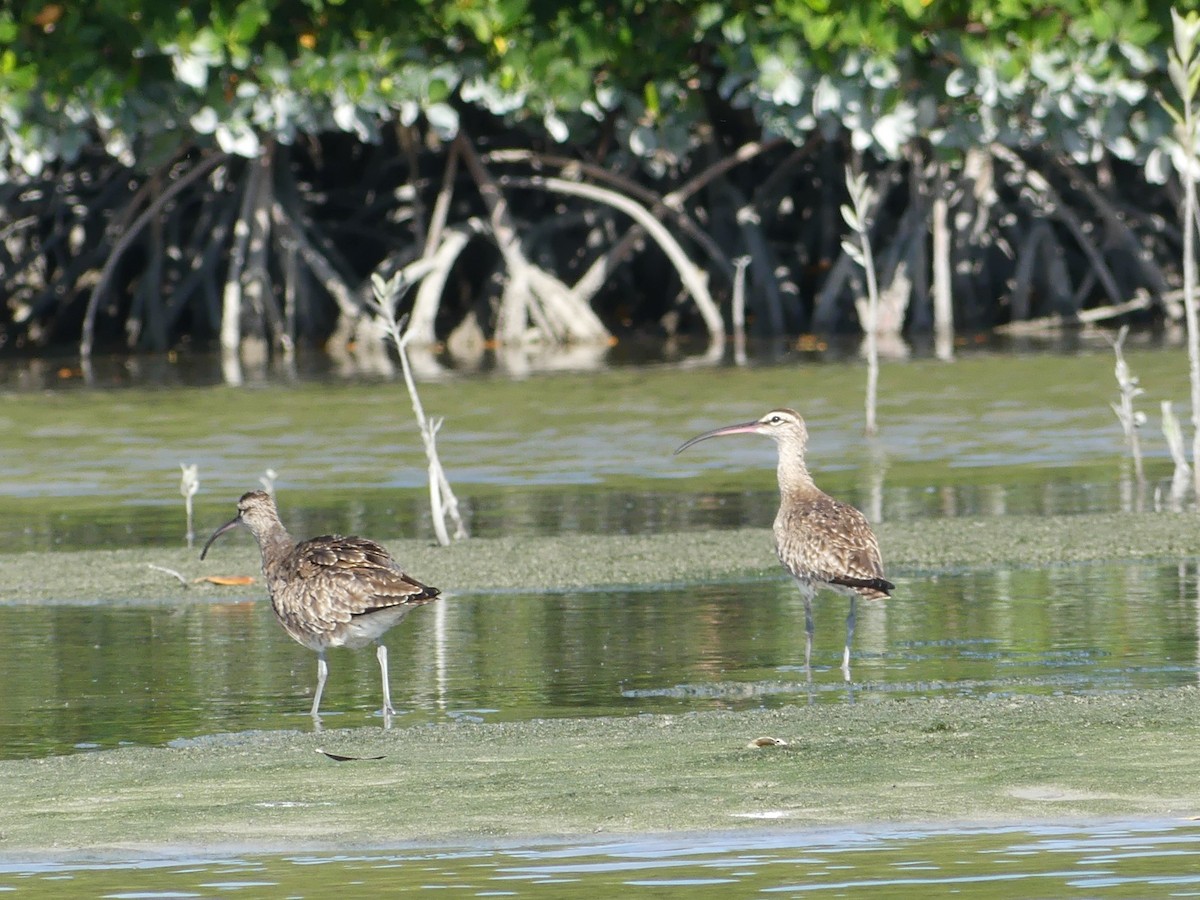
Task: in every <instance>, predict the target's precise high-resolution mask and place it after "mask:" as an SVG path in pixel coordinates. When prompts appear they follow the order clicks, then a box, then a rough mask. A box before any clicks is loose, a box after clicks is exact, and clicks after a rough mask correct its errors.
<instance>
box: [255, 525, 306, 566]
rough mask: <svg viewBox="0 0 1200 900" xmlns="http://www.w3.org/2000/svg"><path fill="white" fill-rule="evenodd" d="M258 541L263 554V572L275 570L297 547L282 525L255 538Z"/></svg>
mask: <svg viewBox="0 0 1200 900" xmlns="http://www.w3.org/2000/svg"><path fill="white" fill-rule="evenodd" d="M254 537H255V538H257V539H258V549H259V551H260V552H261V553H262V565H263V571H264V572H268V571H270V570H271V569H273V568H274V567H275V566H276V565H277V564H278V563H279V561H280V560H281V559H283V558H284V557H286V556H287V555H288V554H289V553H291V552H292V549H293V548H294V547H295V546H296V544H295V541H293V540H292V536H291V535H290V534H288V533H287V529H286V528H284V527H283V524H282V523H278V524H276V525H275V526H274V527H273V528H271V529H270V530H269V531H266V532H264V533H263V534H256V535H255V536H254Z"/></svg>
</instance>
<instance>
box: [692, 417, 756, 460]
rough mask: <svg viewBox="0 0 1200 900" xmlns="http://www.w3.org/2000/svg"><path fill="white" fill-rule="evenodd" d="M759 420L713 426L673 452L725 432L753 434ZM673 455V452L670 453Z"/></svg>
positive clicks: (719, 435)
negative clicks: (721, 426) (719, 426)
mask: <svg viewBox="0 0 1200 900" xmlns="http://www.w3.org/2000/svg"><path fill="white" fill-rule="evenodd" d="M758 426H759V421H758V419H755V420H754V421H753V422H742V423H740V424H738V425H726V426H725V427H724V428H714V429H713V430H712V431H706V432H704V434H698V435H696V436H695V437H694V438H692V439H691V440H690V441H687V442H686V443H684V444H681V445H680V447H679V449H678V450H676V451H675V453H682V452H683V451H684V450H686V449H687V448H688V447H690V446H692V444H697V443H699V442H700V441H706V440H708V439H709V438H714V437H721V436H722V435H726V434H755V433H756V432H757V431H758ZM671 455H672V456H674V455H675V454H674V453H673V454H671Z"/></svg>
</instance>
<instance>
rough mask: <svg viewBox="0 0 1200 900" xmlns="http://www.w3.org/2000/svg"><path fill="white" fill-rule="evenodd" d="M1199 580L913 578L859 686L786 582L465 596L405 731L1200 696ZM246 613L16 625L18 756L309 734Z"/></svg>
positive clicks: (3, 695) (46, 615)
mask: <svg viewBox="0 0 1200 900" xmlns="http://www.w3.org/2000/svg"><path fill="white" fill-rule="evenodd" d="M1198 590H1200V588H1198V584H1197V574H1196V568H1195V566H1194V565H1191V564H1189V565H1178V564H1175V565H1158V564H1149V563H1139V564H1136V565H1101V566H1097V565H1087V566H1063V567H1057V568H1052V569H1017V570H999V571H992V572H971V573H963V574H948V575H942V576H939V577H937V578H935V579H931V580H928V581H922V582H921V583H916V582H912V581H908V582H905V581H902V582H901V584H900V587H899V590H898V591H897V596H896V598H895V599H894V600H892V601H891V602H889V603H888V604H887V605H886V606H885V605H878V604H876V605H870V606H864V607H863V608H862V609H861V612H860V616H859V626H858V631H857V633H856V636H855V643H854V658H853V669H852V674H853V679H852V683H851V684H850V685H847V684H845V683H844V681H843V679H842V677H841V672H840V670H839V669H838V668H837V666H838V663H839V662H840V653H841V646H842V640H843V637H844V622H843V618H844V616H845V612H846V604H845V601H844V600H842V599H841V598H840V597H837V596H836V595H829V596H822V597H821V599H820V600H819V601H818V603H817V609H816V613H817V639H816V647H815V650H814V663H815V664H816V666H817V670H816V672H815V674H814V676H813V679H812V681H811V682H810V681H809V680H808V679H807V678H806V677H805V673H804V671H803V668H802V665H801V664H802V662H803V647H804V624H803V623H804V617H803V609H802V607H801V604H800V599H799V595H798V593H797V592H796V590H795V588H794V587H793V586H792V585H791V584H790V583H789V582H787V581H785V580H769V581H763V582H749V583H735V584H708V585H693V586H687V587H682V588H681V587H670V588H663V589H659V590H639V591H592V592H583V593H570V594H519V593H515V594H500V595H491V594H482V595H470V594H468V595H461V596H454V597H451V598H449V599H448V600H445V601H442V602H439V603H438V604H435V605H433V606H431V607H427V608H424V609H422V610H419V611H418V612H416V613H414V614H413V615H412V616H410V617H409V618H408V619H407V620H406V621H405V623H404V624H403V625H402V626H401V627H399V628H397V629H394V630H393V631H392V632H391V633H389V635H388V639H387V643H388V645H389V647H390V648H391V656H392V672H391V682H392V687H393V692H394V696H395V698H396V701H397V703H398V705H399V706H400V707H401V708H402V709H404V710H405V713H404V715H402V716H401V717H400V719H399V722H398V724H399V725H400V726H402V727H405V726H416V725H420V724H423V723H427V722H437V721H445V720H446V719H447V718H451V717H468V718H472V719H477V720H481V721H514V720H528V719H534V718H540V717H548V716H553V717H564V716H596V715H627V714H636V713H641V712H686V711H688V710H694V709H713V708H718V709H719V708H737V709H745V708H755V707H760V706H782V705H788V704H796V703H808V702H848V701H854V702H870V701H885V700H889V699H893V698H903V697H921V696H945V695H956V696H994V695H1004V694H1011V693H1029V692H1035V693H1047V692H1069V693H1088V692H1096V691H1124V690H1131V689H1135V688H1148V687H1162V686H1170V685H1180V684H1189V683H1193V682H1195V680H1196V677H1197V670H1198V667H1197V652H1198V647H1197V621H1196V606H1197V593H1198ZM260 591H261V588H260V587H258V586H250V587H248V588H247V589H246V593H247V596H248V597H252V598H255V599H248V600H247V601H246V602H244V603H234V604H227V603H224V604H212V603H200V602H197V603H189V604H185V605H180V606H171V607H162V606H150V607H147V606H115V607H114V606H111V605H91V606H52V607H36V606H0V630H2V631H3V633H4V634H5V635H6V636H7V648H8V649H7V661H8V664H9V666H10V668H9V673H10V674H9V676H8V678H7V679H6V690H5V691H4V692H0V755H3V756H7V757H10V758H11V757H24V756H38V755H43V754H46V753H64V752H73V751H77V750H87V749H92V748H97V747H112V746H117V745H120V744H123V743H134V744H164V743H168V742H171V741H173V740H176V739H180V738H190V737H195V736H198V735H204V734H211V733H214V732H215V733H221V732H236V731H242V730H247V729H281V728H282V729H309V728H311V727H312V724H311V721H310V720H309V718H308V714H307V710H308V707H309V704H310V702H311V692H312V690H313V688H314V687H315V681H316V662H315V656H314V655H313V654H312V653H311V652H309V651H307V650H305V649H304V648H302V647H300V646H299V645H298V644H296V643H294V642H293V641H292V640H291V639H290V638H288V637H287V636H286V635H285V634H284V633H283V631H282V629H281V628H280V627H279V626H278V624H277V623H276V622H275V621H274V619H273V617H272V615H271V612H270V609H269V606H268V604H267V603H266V602H265V601H264V600H263V599H262V598H261V597H260V596H259V595H260ZM330 668H331V675H330V683H329V686H328V688H327V690H326V694H325V698H324V700H323V709H324V711H325V716H324V721H325V724H326V725H328V726H330V727H345V726H355V725H363V724H369V723H371V722H378V721H379V719H378V717H377V714H376V712H375V711H376V710H377V709H378V707H379V703H380V686H379V675H378V668H377V666H376V664H375V659H374V654H373V653H370V652H369V651H363V652H358V653H354V652H350V651H333V652H332V653H331V654H330Z"/></svg>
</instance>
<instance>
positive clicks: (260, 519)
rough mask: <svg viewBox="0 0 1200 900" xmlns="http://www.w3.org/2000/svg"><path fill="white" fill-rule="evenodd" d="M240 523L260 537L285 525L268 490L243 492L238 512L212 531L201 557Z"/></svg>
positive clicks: (256, 536)
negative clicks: (217, 540)
mask: <svg viewBox="0 0 1200 900" xmlns="http://www.w3.org/2000/svg"><path fill="white" fill-rule="evenodd" d="M239 525H245V526H246V527H247V528H249V529H250V533H251V534H253V535H254V537H255V539H258V538H259V537H260V536H261V535H264V534H267V533H269V532H270V531H272V530H273V529H274V528H276V527H279V528H282V527H283V525H282V523H281V522H280V521H279V512H278V510H276V508H275V500H274V498H272V497H271V495H270V494H268V493H267V492H266V491H249V492H248V493H245V494H242V496H241V499H239V500H238V514H237V515H236V516H234V517H233V518H232V519H230V520H229V521H228V522H226V523H225V524H224V525H222V526H221V527H220V528H218V529H217V530H216V531H214V532H213V533H212V537H210V538H209V539H208V542H207V543H206V544H205V545H204V549H203V550H201V551H200V558H201V559H204V557H205V555H206V554H207V553H208V548H209V547H211V546H212V543H213V541H215V540H216V539H217V538H219V537H220V536H221V535H223V534H225V532H227V531H232V530H233V529H235V528H237V527H238V526H239Z"/></svg>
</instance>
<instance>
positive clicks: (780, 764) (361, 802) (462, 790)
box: [0, 688, 1200, 854]
mask: <svg viewBox="0 0 1200 900" xmlns="http://www.w3.org/2000/svg"><path fill="white" fill-rule="evenodd" d="M1198 700H1200V696H1198V693H1197V691H1196V690H1195V689H1192V688H1181V689H1175V690H1171V691H1159V692H1143V693H1139V694H1137V695H1136V696H1119V695H1110V696H1103V697H1092V698H1076V697H1049V698H1019V699H997V700H988V701H971V700H927V701H906V702H883V703H861V704H853V705H844V706H837V707H830V706H828V705H820V706H811V707H794V708H789V709H781V710H774V711H763V712H737V713H696V714H689V715H684V716H678V717H675V716H636V717H628V718H619V719H611V718H610V719H584V720H578V719H577V720H566V721H542V722H528V723H520V724H483V725H480V724H445V725H437V726H429V727H419V728H402V729H394V730H391V731H384V730H383V729H381V728H380V729H376V728H366V729H355V730H347V731H331V732H325V733H321V734H313V733H295V732H270V733H257V734H240V735H231V736H216V737H213V738H209V739H202V740H195V741H190V742H187V743H186V744H183V745H182V746H180V747H178V748H129V749H122V750H111V751H106V752H102V753H95V754H80V755H74V756H65V757H53V758H49V759H41V760H26V761H19V762H7V763H0V781H2V782H3V784H4V785H5V788H4V791H5V802H4V804H3V807H2V808H0V854H3V853H13V852H16V851H29V850H36V851H46V852H73V853H78V852H80V851H88V852H92V851H97V852H99V851H114V850H120V851H123V852H128V851H138V852H144V851H150V850H153V849H155V848H158V849H163V850H166V849H178V848H181V847H205V848H209V849H212V848H221V847H226V848H242V849H246V850H271V849H282V848H290V849H300V848H313V849H317V848H324V849H337V848H348V847H363V846H395V845H397V844H423V845H428V844H431V843H437V842H442V841H456V842H462V841H463V840H468V841H469V840H488V841H494V840H497V839H521V838H536V837H547V836H550V837H563V836H587V835H595V834H597V833H612V834H629V833H647V832H658V831H696V830H707V829H722V830H725V829H731V828H738V827H752V826H754V825H755V824H758V825H762V824H764V823H772V824H774V825H781V824H788V825H794V826H796V827H811V826H817V825H827V824H833V823H879V822H904V821H916V822H933V821H940V822H1008V821H1012V822H1018V821H1021V822H1028V821H1036V820H1039V819H1043V820H1044V819H1054V820H1059V821H1061V820H1063V819H1078V818H1080V817H1107V816H1126V817H1127V816H1131V815H1134V816H1136V815H1148V816H1150V815H1152V816H1158V817H1164V816H1170V817H1187V816H1190V815H1193V814H1196V813H1200V787H1198V784H1197V781H1198V779H1197V772H1200V729H1198V728H1197V715H1196V704H1197V701H1198ZM763 737H771V738H775V739H778V740H780V741H783V742H785V743H784V744H779V745H774V746H765V747H759V746H751V745H752V744H754V743H756V739H758V738H763ZM330 754H333V755H335V756H341V757H353V758H352V759H348V760H343V761H338V760H335V759H334V758H333V757H331V756H330ZM371 757H377V758H371Z"/></svg>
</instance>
